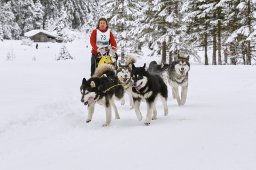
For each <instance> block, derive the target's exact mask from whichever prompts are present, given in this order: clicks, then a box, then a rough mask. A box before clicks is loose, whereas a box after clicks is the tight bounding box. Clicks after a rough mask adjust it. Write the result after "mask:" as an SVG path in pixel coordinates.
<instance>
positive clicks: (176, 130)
mask: <svg viewBox="0 0 256 170" xmlns="http://www.w3.org/2000/svg"><path fill="white" fill-rule="evenodd" d="M71 52H73V54H77V56H78V54H79V50H75V49H71ZM86 52H89V51H88V50H87V51H86V50H85V51H83V53H86ZM81 56H82V54H80V56H79V57H78V59H77V60H76V61H72V62H52V61H51V62H46V61H45V62H32V61H27V62H20V61H13V62H4V61H3V62H0V79H1V88H0V94H1V98H0V108H1V109H0V110H1V111H0V115H1V119H0V169H4V170H16V169H20V170H30V169H31V170H32V169H33V170H34V169H36V170H41V169H42V170H45V169H47V170H56V169H61V170H70V169H75V170H80V169H81V170H82V169H107V170H114V169H127V170H128V169H129V170H130V169H133V170H134V169H135V170H137V169H138V170H141V169H148V170H151V169H152V170H153V169H166V170H167V169H168V170H169V169H175V170H187V169H197V170H205V169H207V170H222V169H223V170H241V169H243V170H254V169H255V168H256V163H255V158H256V146H255V143H256V124H255V121H256V111H255V101H256V96H255V90H256V79H255V78H254V77H255V73H256V68H255V67H250V66H248V67H244V66H236V67H234V66H215V67H214V66H195V65H192V68H191V72H190V81H189V94H188V100H187V104H186V105H185V106H184V107H179V106H177V104H176V102H175V101H173V99H172V98H171V93H169V94H170V95H169V96H170V97H169V100H168V106H169V116H168V117H164V116H163V109H162V106H161V102H157V109H158V120H156V121H153V122H152V124H151V126H149V127H146V126H144V124H143V122H138V121H137V119H136V116H135V112H134V111H133V110H129V106H128V100H126V105H125V106H121V105H120V102H118V103H117V105H118V109H119V112H120V116H121V119H120V120H115V119H112V123H111V126H110V127H106V128H103V127H102V126H101V125H102V124H103V122H104V120H105V111H104V108H103V107H101V106H99V105H97V107H96V111H95V114H94V118H93V121H92V122H91V123H90V124H86V123H85V119H86V115H87V110H86V108H85V107H84V106H83V105H82V104H81V103H80V92H79V86H80V83H81V80H82V77H84V76H86V77H88V75H89V72H88V70H89V68H88V66H89V62H90V57H88V58H86V57H84V58H82V57H81ZM40 57H41V56H40ZM39 61H40V58H39ZM144 61H145V60H143V59H141V60H139V61H138V65H140V64H141V63H143V62H144ZM147 62H149V61H148V60H147ZM169 90H170V88H169ZM126 99H128V97H127V96H126ZM141 110H142V114H143V116H144V118H145V114H146V106H145V104H142V106H141Z"/></svg>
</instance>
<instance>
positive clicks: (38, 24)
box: [34, 0, 44, 29]
mask: <svg viewBox="0 0 256 170" xmlns="http://www.w3.org/2000/svg"><path fill="white" fill-rule="evenodd" d="M34 11H35V12H34V17H35V18H34V19H35V21H34V28H35V29H42V28H43V17H44V7H43V6H42V4H41V2H40V0H36V2H35V6H34Z"/></svg>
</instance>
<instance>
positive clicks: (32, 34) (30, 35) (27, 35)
mask: <svg viewBox="0 0 256 170" xmlns="http://www.w3.org/2000/svg"><path fill="white" fill-rule="evenodd" d="M38 33H44V34H47V35H50V36H53V37H56V33H53V32H50V31H47V30H40V29H39V30H31V31H28V32H26V33H25V34H24V35H25V36H26V37H33V36H34V35H36V34H38Z"/></svg>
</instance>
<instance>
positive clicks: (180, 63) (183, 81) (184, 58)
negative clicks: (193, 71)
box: [168, 53, 190, 106]
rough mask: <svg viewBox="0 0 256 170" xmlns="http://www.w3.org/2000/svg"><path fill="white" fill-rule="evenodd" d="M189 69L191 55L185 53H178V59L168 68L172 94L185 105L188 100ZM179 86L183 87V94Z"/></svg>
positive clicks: (179, 103)
mask: <svg viewBox="0 0 256 170" xmlns="http://www.w3.org/2000/svg"><path fill="white" fill-rule="evenodd" d="M189 70H190V63H189V56H188V55H186V54H184V53H179V54H178V56H177V60H176V61H174V62H173V63H171V65H170V67H169V70H168V76H169V79H168V82H169V84H170V86H171V87H172V96H173V98H174V99H176V100H177V102H178V105H179V106H181V105H184V104H185V103H186V100H187V93H188V72H189ZM179 87H181V95H180V94H179Z"/></svg>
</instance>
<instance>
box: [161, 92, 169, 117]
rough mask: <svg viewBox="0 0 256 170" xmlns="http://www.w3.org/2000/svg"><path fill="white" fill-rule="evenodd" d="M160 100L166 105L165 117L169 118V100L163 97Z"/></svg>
mask: <svg viewBox="0 0 256 170" xmlns="http://www.w3.org/2000/svg"><path fill="white" fill-rule="evenodd" d="M160 98H161V101H162V103H163V105H164V115H165V116H168V106H167V98H164V97H163V96H161V97H160Z"/></svg>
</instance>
